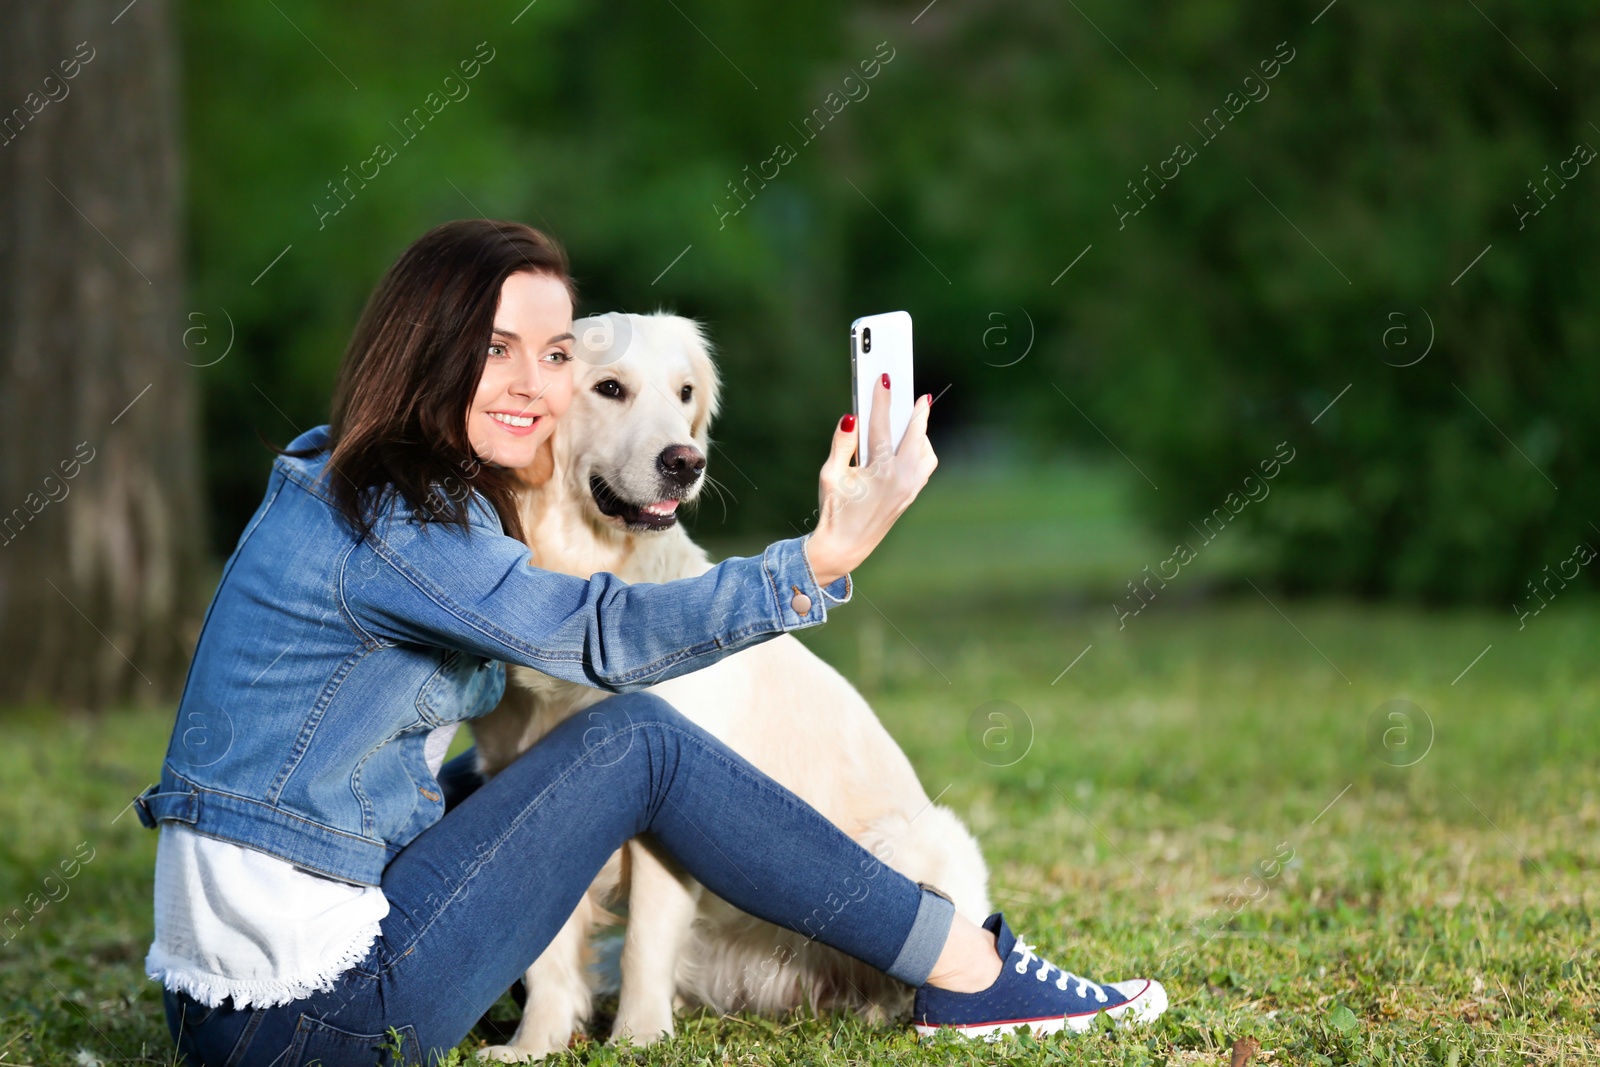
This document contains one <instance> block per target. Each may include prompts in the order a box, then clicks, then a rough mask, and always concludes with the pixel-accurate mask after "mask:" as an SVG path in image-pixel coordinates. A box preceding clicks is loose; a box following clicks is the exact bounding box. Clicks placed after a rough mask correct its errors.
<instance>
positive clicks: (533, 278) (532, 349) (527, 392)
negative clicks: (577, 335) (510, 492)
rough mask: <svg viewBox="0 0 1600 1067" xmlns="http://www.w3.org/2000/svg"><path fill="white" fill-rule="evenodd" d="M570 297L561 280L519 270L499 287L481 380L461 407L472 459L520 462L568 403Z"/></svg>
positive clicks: (534, 454)
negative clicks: (469, 405) (469, 401)
mask: <svg viewBox="0 0 1600 1067" xmlns="http://www.w3.org/2000/svg"><path fill="white" fill-rule="evenodd" d="M572 345H573V336H572V298H571V297H570V296H568V295H567V287H566V285H565V283H563V282H562V281H561V280H559V279H557V278H554V277H551V276H550V275H548V274H530V273H526V272H520V273H517V274H512V275H510V276H509V277H507V278H506V280H505V283H504V284H503V285H502V286H501V287H500V306H499V308H498V309H497V310H496V311H495V316H494V333H493V335H492V336H491V337H490V339H489V355H488V357H487V358H486V359H485V360H484V364H483V378H482V379H481V380H480V381H479V382H478V393H477V396H475V397H474V398H473V401H472V408H471V409H470V410H469V411H468V412H467V439H468V440H470V441H471V442H472V450H473V451H474V452H475V453H477V455H478V458H479V459H481V460H484V461H485V462H487V463H493V464H495V465H497V466H501V467H514V468H515V467H527V466H530V465H531V464H533V463H534V462H535V460H537V459H538V458H539V455H540V450H541V449H542V448H544V446H545V444H546V443H547V442H548V441H549V440H550V435H551V434H552V433H553V432H554V431H555V422H556V419H558V418H560V417H561V414H562V412H564V411H566V410H567V404H568V403H569V402H570V401H571V400H572Z"/></svg>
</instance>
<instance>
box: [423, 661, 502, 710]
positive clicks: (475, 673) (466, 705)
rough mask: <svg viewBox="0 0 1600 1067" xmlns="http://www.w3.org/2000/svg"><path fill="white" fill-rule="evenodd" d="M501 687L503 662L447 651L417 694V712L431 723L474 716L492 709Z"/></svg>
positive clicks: (499, 696) (500, 693)
mask: <svg viewBox="0 0 1600 1067" xmlns="http://www.w3.org/2000/svg"><path fill="white" fill-rule="evenodd" d="M505 691H506V672H505V667H504V665H503V664H500V663H498V662H496V661H494V660H487V659H483V658H482V657H480V656H474V655H472V654H471V653H468V652H458V651H449V652H445V653H443V658H442V659H441V660H440V663H439V666H438V668H437V669H436V670H435V671H434V672H433V674H431V675H430V676H429V677H428V680H427V681H426V682H424V683H423V685H422V690H421V691H420V692H419V693H418V694H417V713H418V714H419V715H421V716H422V719H423V721H424V722H427V723H428V724H430V725H432V726H444V725H447V724H449V723H453V722H460V721H462V720H463V719H472V718H477V717H478V716H480V715H487V714H488V713H489V712H491V711H493V710H494V708H495V705H497V704H499V703H500V698H501V697H502V696H504V695H505Z"/></svg>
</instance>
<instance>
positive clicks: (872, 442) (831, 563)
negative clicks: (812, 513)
mask: <svg viewBox="0 0 1600 1067" xmlns="http://www.w3.org/2000/svg"><path fill="white" fill-rule="evenodd" d="M887 379H888V375H884V376H883V377H881V378H879V379H878V384H877V387H876V388H874V389H873V390H872V413H871V415H869V416H868V419H867V448H866V455H867V456H870V457H871V459H870V462H867V463H863V464H860V465H857V466H854V467H852V466H851V465H850V456H851V454H852V453H853V452H856V451H857V444H858V440H859V436H860V427H858V426H854V425H851V426H850V427H849V428H848V429H847V428H846V423H852V424H853V423H854V421H855V420H854V419H853V418H852V417H850V416H846V417H845V418H844V419H843V420H841V421H840V423H839V425H838V426H837V427H836V428H835V429H834V432H833V451H832V452H830V453H829V455H828V461H827V462H826V463H824V464H823V466H822V478H821V483H820V490H819V493H820V496H821V501H822V507H821V509H820V510H819V511H818V518H817V526H816V529H815V530H813V531H812V533H811V536H810V537H808V538H807V539H806V558H807V559H808V560H810V562H811V572H812V573H813V574H815V575H816V576H817V581H818V582H820V583H821V584H823V585H831V584H833V583H834V582H836V581H838V580H839V579H840V578H842V577H844V576H845V575H846V574H849V573H850V572H851V571H853V570H855V569H856V567H857V566H859V565H860V564H861V562H862V561H863V560H865V559H866V558H867V557H868V556H869V555H871V554H872V550H873V549H874V548H877V547H878V542H879V541H882V540H883V538H884V535H885V534H887V533H888V532H889V527H891V526H893V525H894V520H896V519H898V518H899V517H900V513H901V512H903V511H905V510H906V508H908V507H910V506H911V502H912V501H913V500H915V499H916V498H917V493H919V492H921V490H922V487H923V486H924V485H926V484H927V483H928V476H929V475H931V474H932V473H933V469H934V468H935V467H937V466H938V465H939V460H938V457H936V456H935V455H934V454H933V446H932V445H931V444H929V443H928V409H929V408H930V407H932V405H933V397H932V396H931V395H929V394H927V393H924V394H923V395H922V396H921V397H919V398H918V399H917V402H916V405H915V406H914V407H913V408H912V411H911V422H910V423H909V424H908V425H907V426H906V432H905V436H904V437H902V438H901V439H900V448H899V450H898V451H891V450H890V448H889V388H890V386H889V384H888V380H887Z"/></svg>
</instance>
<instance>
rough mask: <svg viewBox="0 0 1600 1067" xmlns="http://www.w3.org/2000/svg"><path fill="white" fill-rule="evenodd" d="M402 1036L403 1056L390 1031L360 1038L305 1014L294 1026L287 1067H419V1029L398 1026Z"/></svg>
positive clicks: (420, 1061)
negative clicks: (397, 1049) (378, 1066)
mask: <svg viewBox="0 0 1600 1067" xmlns="http://www.w3.org/2000/svg"><path fill="white" fill-rule="evenodd" d="M395 1030H396V1031H398V1032H399V1034H400V1052H399V1054H398V1055H396V1053H395V1049H394V1039H393V1038H391V1037H390V1036H389V1033H388V1031H384V1032H383V1033H380V1034H357V1033H352V1032H351V1031H349V1030H341V1029H339V1028H338V1027H337V1026H333V1025H332V1024H330V1023H326V1022H323V1021H322V1020H321V1019H317V1018H313V1017H312V1016H310V1015H306V1014H304V1013H302V1014H301V1016H300V1021H299V1023H297V1024H296V1026H295V1031H294V1041H293V1043H292V1044H291V1045H290V1046H289V1055H288V1056H287V1057H286V1058H285V1060H284V1067H358V1065H366V1064H379V1065H381V1067H413V1065H416V1067H420V1065H421V1063H422V1042H421V1041H420V1040H419V1039H418V1038H417V1030H416V1027H414V1026H412V1025H411V1024H409V1023H408V1024H406V1025H405V1026H397V1027H395Z"/></svg>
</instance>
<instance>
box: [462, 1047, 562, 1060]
mask: <svg viewBox="0 0 1600 1067" xmlns="http://www.w3.org/2000/svg"><path fill="white" fill-rule="evenodd" d="M547 1055H549V1053H546V1052H534V1051H532V1050H530V1049H524V1048H518V1047H517V1046H515V1045H485V1046H484V1047H483V1048H480V1049H479V1050H478V1059H479V1060H480V1061H481V1062H483V1063H532V1062H533V1061H534V1060H539V1059H543V1058H544V1057H545V1056H547Z"/></svg>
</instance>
